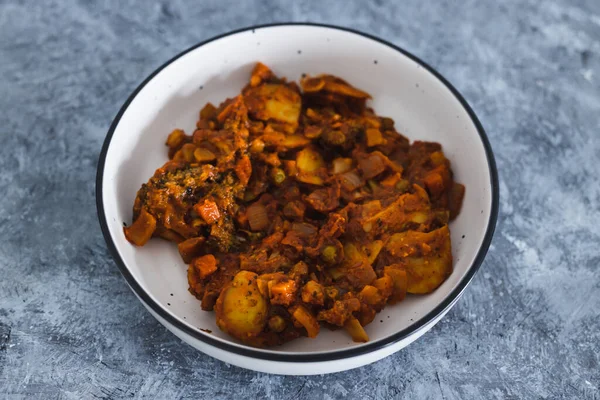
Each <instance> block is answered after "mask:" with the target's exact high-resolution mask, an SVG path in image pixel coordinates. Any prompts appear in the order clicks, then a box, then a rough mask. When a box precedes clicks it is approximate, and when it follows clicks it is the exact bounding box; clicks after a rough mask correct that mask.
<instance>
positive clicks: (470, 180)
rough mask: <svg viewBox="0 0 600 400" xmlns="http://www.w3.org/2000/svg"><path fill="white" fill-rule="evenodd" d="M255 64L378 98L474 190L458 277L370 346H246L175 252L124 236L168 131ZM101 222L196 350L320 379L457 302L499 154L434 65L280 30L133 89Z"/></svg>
mask: <svg viewBox="0 0 600 400" xmlns="http://www.w3.org/2000/svg"><path fill="white" fill-rule="evenodd" d="M257 61H262V62H264V63H265V64H267V65H268V66H270V67H271V68H272V69H273V70H274V72H275V73H276V74H277V75H280V76H285V77H287V78H288V79H294V80H297V79H298V78H299V77H300V76H301V74H302V73H308V74H318V73H329V74H334V75H338V76H340V77H342V78H343V79H346V80H348V81H349V82H350V83H352V84H353V85H355V86H357V87H359V88H361V89H364V90H366V91H368V92H369V93H371V95H372V96H373V101H372V106H373V107H374V109H375V111H376V112H377V113H378V114H380V115H384V116H389V117H391V118H393V119H394V120H395V121H396V127H397V129H398V130H399V131H401V132H403V133H404V134H405V135H406V136H408V137H409V138H410V139H411V140H417V139H419V140H430V141H436V142H440V143H442V145H443V148H444V151H445V153H446V155H447V157H448V158H449V159H450V161H451V163H452V168H453V170H454V173H455V179H456V180H457V181H458V182H461V183H463V184H465V185H466V188H467V189H466V196H465V200H464V204H463V208H462V212H461V214H460V215H459V217H458V218H457V219H456V220H455V221H453V222H452V223H451V225H450V229H451V231H452V252H453V256H454V272H453V273H452V275H451V276H450V277H449V278H448V280H446V281H445V282H444V283H443V284H442V285H441V286H440V287H439V288H438V289H437V290H436V291H434V292H433V293H431V294H429V295H425V296H409V297H408V298H407V299H406V300H405V301H403V302H401V303H399V304H397V305H394V306H388V307H387V308H385V310H383V312H381V313H380V314H378V316H377V318H376V319H375V321H374V322H373V323H371V324H370V325H369V326H367V327H366V331H367V333H368V334H369V337H370V338H371V341H370V342H368V343H364V344H358V343H353V342H352V341H351V340H350V338H349V336H348V335H347V334H346V333H345V332H344V331H342V330H340V331H335V332H333V331H329V330H327V329H322V330H321V333H320V334H319V336H318V337H317V338H316V339H308V338H302V339H299V340H295V341H293V342H291V343H288V344H286V345H284V346H281V347H278V348H273V349H256V348H251V347H248V346H244V345H242V344H240V343H239V342H237V341H236V340H234V339H232V338H231V337H229V336H228V335H226V334H224V333H223V332H221V331H220V330H219V329H218V328H217V327H216V325H215V316H214V313H209V312H204V311H202V310H201V309H200V303H199V301H198V300H196V299H195V298H194V297H193V296H192V295H191V294H190V293H189V292H188V290H187V288H188V284H187V278H186V269H187V266H186V265H185V264H184V263H183V262H182V261H181V259H180V257H179V255H178V253H177V249H176V246H174V245H173V244H172V243H168V242H166V241H162V240H151V241H150V242H149V243H148V244H147V245H146V246H144V247H141V248H140V247H134V246H132V245H131V244H129V243H128V242H127V241H126V240H125V237H124V236H123V230H122V228H123V223H124V222H127V223H129V222H130V221H131V208H132V204H133V200H134V198H135V195H136V192H137V190H138V188H139V187H140V185H141V184H142V183H144V182H146V181H147V179H148V178H149V177H150V176H151V175H152V174H153V173H154V170H155V169H156V168H157V167H159V166H160V165H162V164H163V163H164V162H165V161H166V160H167V152H166V148H165V146H164V142H165V139H166V136H167V134H168V133H169V132H171V131H172V130H173V129H174V128H176V127H177V128H183V129H185V130H186V131H187V132H188V133H191V132H192V131H193V129H194V126H195V122H196V120H197V117H198V111H199V110H200V108H201V107H202V106H203V105H204V104H205V103H206V102H207V101H210V102H212V103H214V104H218V103H219V102H221V101H222V100H224V99H225V98H227V97H233V96H235V95H236V94H237V93H239V91H240V90H241V88H242V87H243V86H244V84H245V83H246V82H247V80H248V77H249V75H250V71H251V69H252V67H253V66H254V64H255V63H256V62H257ZM96 196H97V207H98V215H99V219H100V224H101V226H102V230H103V233H104V236H105V239H106V242H107V244H108V247H109V249H110V250H111V252H112V254H113V256H114V258H115V260H116V262H117V265H118V266H119V268H120V270H121V272H122V274H123V276H124V277H125V279H126V280H127V283H128V284H129V286H130V287H131V288H132V290H133V291H134V293H135V294H136V295H137V297H138V298H139V299H140V301H141V302H142V303H143V304H144V306H146V308H147V309H148V310H149V311H150V312H151V313H152V315H154V316H155V317H156V319H157V320H158V321H160V323H162V324H163V325H164V326H165V327H167V328H168V329H169V330H170V331H171V332H173V333H174V334H175V335H177V336H178V337H180V338H181V339H182V340H183V341H185V342H187V343H189V344H190V345H192V346H193V347H195V348H197V349H199V350H201V351H203V352H204V353H206V354H209V355H211V356H213V357H216V358H218V359H220V360H223V361H225V362H228V363H231V364H234V365H237V366H240V367H243V368H249V369H253V370H257V371H264V372H270V373H276V374H296V375H304V374H323V373H329V372H335V371H342V370H346V369H351V368H355V367H358V366H361V365H365V364H368V363H371V362H374V361H376V360H379V359H381V358H383V357H386V356H388V355H390V354H392V353H394V352H396V351H398V350H400V349H401V348H403V347H404V346H406V345H408V344H409V343H411V342H412V341H414V340H416V339H417V338H418V337H420V336H421V335H423V334H424V333H425V332H426V331H427V330H429V329H430V328H431V327H432V326H433V325H435V323H437V322H438V321H439V320H440V319H441V318H442V317H443V316H444V315H445V314H446V313H447V312H448V310H449V309H450V308H451V307H452V306H453V305H454V304H455V303H456V301H457V300H458V299H459V297H460V296H461V294H462V292H463V291H464V290H465V288H466V286H467V285H468V283H469V282H470V281H471V279H472V278H473V275H474V274H475V272H476V271H477V269H478V268H479V266H480V265H481V263H482V261H483V259H484V257H485V254H486V252H487V249H488V246H489V244H490V241H491V239H492V235H493V231H494V227H495V223H496V219H497V213H498V182H497V172H496V167H495V163H494V157H493V154H492V151H491V148H490V145H489V143H488V140H487V138H486V135H485V133H484V131H483V128H482V127H481V124H480V123H479V121H478V120H477V118H476V117H475V114H474V113H473V111H472V110H471V108H470V107H469V106H468V104H467V103H466V101H465V100H464V99H463V98H462V96H461V95H460V94H459V93H458V92H457V91H456V89H454V88H453V87H452V86H451V85H450V83H448V82H447V81H446V80H445V79H444V78H443V77H442V76H441V75H440V74H439V73H437V72H436V71H435V70H433V69H432V68H431V67H429V66H428V65H427V64H425V63H424V62H422V61H421V60H419V59H418V58H416V57H415V56H413V55H411V54H410V53H408V52H406V51H405V50H402V49H400V48H398V47H396V46H394V45H392V44H390V43H387V42H385V41H383V40H381V39H378V38H375V37H372V36H369V35H366V34H363V33H360V32H356V31H352V30H349V29H343V28H338V27H332V26H324V25H315V24H276V25H269V26H257V27H251V28H246V29H242V30H239V31H235V32H231V33H228V34H225V35H221V36H219V37H216V38H213V39H211V40H208V41H206V42H203V43H200V44H198V45H196V46H194V47H192V48H190V49H188V50H186V51H184V52H183V53H181V54H179V55H177V56H176V57H174V58H173V59H171V60H169V61H167V62H166V63H165V64H164V65H162V66H161V67H159V68H158V69H157V70H156V71H155V72H154V73H152V74H151V75H150V76H149V77H148V78H147V79H146V80H144V82H143V83H142V84H141V85H140V86H139V87H138V88H137V89H136V90H135V91H134V93H133V94H132V95H131V96H130V97H129V99H128V100H127V101H126V102H125V104H124V105H123V107H122V108H121V110H120V111H119V113H118V115H117V116H116V118H115V120H114V122H113V123H112V126H111V127H110V130H109V132H108V135H107V137H106V140H105V142H104V146H103V148H102V153H101V155H100V162H99V165H98V175H97V186H96Z"/></svg>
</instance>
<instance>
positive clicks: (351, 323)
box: [344, 317, 369, 343]
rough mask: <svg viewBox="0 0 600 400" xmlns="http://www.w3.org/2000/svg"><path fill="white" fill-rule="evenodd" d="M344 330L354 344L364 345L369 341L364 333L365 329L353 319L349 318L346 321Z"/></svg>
mask: <svg viewBox="0 0 600 400" xmlns="http://www.w3.org/2000/svg"><path fill="white" fill-rule="evenodd" d="M344 329H346V332H348V333H349V334H350V337H351V338H352V340H353V341H355V342H361V343H364V342H368V341H369V335H367V332H365V329H364V328H363V327H362V325H361V324H360V322H358V320H357V319H356V318H354V317H352V318H349V319H348V320H347V321H346V323H345V324H344Z"/></svg>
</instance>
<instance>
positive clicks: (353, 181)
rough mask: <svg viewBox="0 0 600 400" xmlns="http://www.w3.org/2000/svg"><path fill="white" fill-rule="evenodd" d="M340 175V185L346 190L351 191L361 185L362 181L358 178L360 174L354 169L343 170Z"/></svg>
mask: <svg viewBox="0 0 600 400" xmlns="http://www.w3.org/2000/svg"><path fill="white" fill-rule="evenodd" d="M341 177H342V186H343V187H344V189H346V190H347V191H349V192H351V191H353V190H355V189H357V188H359V187H361V186H362V182H361V180H360V176H358V174H357V173H356V171H349V172H345V173H343V174H342V175H341Z"/></svg>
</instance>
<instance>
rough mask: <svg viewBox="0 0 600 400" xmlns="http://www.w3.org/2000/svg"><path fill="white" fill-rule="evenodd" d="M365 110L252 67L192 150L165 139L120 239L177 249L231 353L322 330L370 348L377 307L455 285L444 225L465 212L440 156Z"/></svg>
mask: <svg viewBox="0 0 600 400" xmlns="http://www.w3.org/2000/svg"><path fill="white" fill-rule="evenodd" d="M370 98H371V96H370V95H369V94H368V93H367V92H365V91H363V90H361V89H359V88H355V87H354V86H352V85H351V84H349V83H348V82H346V81H344V80H342V79H340V78H338V77H335V76H332V75H318V76H304V77H303V78H302V80H301V81H300V86H298V85H297V84H296V83H294V82H288V81H287V80H285V79H284V78H279V77H277V76H276V75H275V74H274V73H273V71H272V70H271V69H269V68H268V67H267V66H266V65H264V64H261V63H258V64H257V65H256V66H255V67H254V69H253V70H252V73H251V76H250V81H249V83H248V85H246V87H244V88H243V89H242V91H241V93H240V94H239V95H237V96H235V97H234V98H231V99H226V100H225V101H224V102H223V103H221V104H219V105H218V106H215V105H213V104H211V103H208V104H206V105H205V106H204V107H203V108H202V109H201V110H200V113H199V116H200V119H199V120H198V122H197V123H196V127H195V130H194V131H193V133H192V134H191V135H188V134H186V133H185V132H184V131H183V130H181V129H175V130H173V131H172V132H171V133H170V134H169V135H168V138H167V140H166V145H167V147H168V157H169V161H167V162H166V163H165V164H164V165H163V166H162V167H161V168H159V169H157V170H156V172H155V174H154V175H153V176H152V177H151V178H150V180H149V181H148V182H147V183H145V184H144V185H142V187H141V188H140V190H139V191H138V193H137V196H136V199H135V202H134V206H133V220H134V221H133V224H131V225H130V226H128V227H125V228H124V234H125V237H126V238H127V240H129V241H130V242H131V243H132V244H134V245H137V246H143V245H145V244H146V243H147V242H148V240H150V239H151V238H152V237H160V238H163V239H166V240H168V241H172V242H175V243H177V249H178V251H179V254H180V255H181V257H182V260H183V261H184V262H185V263H186V264H188V270H187V277H188V284H189V292H190V293H191V294H192V295H194V296H195V297H196V298H197V299H198V300H200V302H201V303H200V306H201V308H202V309H203V310H205V311H215V315H216V324H217V326H218V327H219V328H220V329H221V330H222V331H224V332H226V333H227V334H229V335H231V336H232V337H234V338H236V339H237V340H238V341H240V342H241V343H244V344H247V345H250V346H259V347H265V346H274V345H280V344H283V343H285V342H288V341H290V340H294V339H297V338H299V337H306V338H314V337H316V336H317V335H318V334H319V332H320V329H321V327H323V326H324V327H328V328H332V329H343V330H344V331H345V332H346V333H347V335H348V336H349V338H351V339H352V340H354V341H356V342H366V341H368V340H369V337H368V335H367V331H366V330H365V326H367V325H368V324H370V323H371V322H372V321H373V320H374V319H375V317H376V314H377V313H378V312H380V311H381V310H382V309H383V308H384V307H386V305H388V304H395V303H398V302H401V301H402V300H404V299H405V298H406V296H407V295H417V294H418V295H422V294H426V293H430V292H432V291H434V290H436V288H438V287H439V286H440V285H441V284H442V283H443V282H444V281H445V280H446V279H447V277H448V276H449V275H450V274H451V273H452V251H451V249H452V246H451V241H450V230H449V227H448V224H449V221H450V220H452V219H454V218H455V217H456V216H457V215H458V213H459V212H460V208H461V205H462V200H463V198H464V196H465V187H464V186H463V185H461V184H460V183H457V182H455V181H454V179H453V174H452V169H451V166H450V162H449V161H448V159H447V158H446V157H445V155H444V153H443V150H442V147H441V145H440V144H438V143H430V142H414V143H413V144H412V145H411V144H410V142H409V141H408V139H407V138H406V137H404V136H402V135H401V134H400V133H398V132H397V130H396V129H395V127H394V121H393V120H392V119H390V118H386V117H380V116H378V115H376V114H375V113H374V111H373V110H372V109H371V108H370V107H369V106H368V104H367V101H368V100H369V99H370Z"/></svg>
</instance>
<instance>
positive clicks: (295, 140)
mask: <svg viewBox="0 0 600 400" xmlns="http://www.w3.org/2000/svg"><path fill="white" fill-rule="evenodd" d="M309 143H310V140H308V139H307V138H305V137H304V136H302V135H288V136H286V137H285V139H283V142H282V143H281V145H282V146H284V147H286V148H288V149H295V148H297V147H302V146H306V145H307V144H309Z"/></svg>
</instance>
